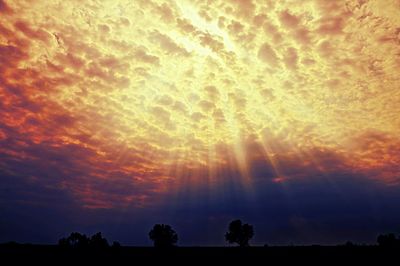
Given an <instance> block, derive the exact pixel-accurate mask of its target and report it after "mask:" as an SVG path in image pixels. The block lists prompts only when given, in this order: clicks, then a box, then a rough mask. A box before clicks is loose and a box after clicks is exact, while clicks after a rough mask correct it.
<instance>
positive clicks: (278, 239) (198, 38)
mask: <svg viewBox="0 0 400 266" xmlns="http://www.w3.org/2000/svg"><path fill="white" fill-rule="evenodd" d="M399 70H400V1H399V0H385V1H380V0H357V1H356V0H353V1H352V0H346V1H345V0H338V1H324V0H315V1H313V0H304V1H294V0H286V1H272V0H270V1H268V0H262V1H261V0H260V1H258V0H223V1H222V0H221V1H211V0H208V1H207V0H190V1H189V0H170V1H162V0H118V1H117V0H104V1H100V0H90V1H89V0H88V1H78V0H67V1H65V0H64V1H45V0H34V1H22V0H21V1H12V0H0V114H1V115H0V182H1V186H0V211H1V215H0V242H4V241H9V240H17V241H20V242H33V243H54V242H56V241H57V239H58V238H60V237H63V236H65V235H67V234H69V233H70V232H71V231H80V232H82V233H87V234H91V233H94V232H96V231H102V232H103V234H104V235H105V236H106V237H107V238H109V240H119V241H120V242H121V243H122V244H132V245H149V244H151V242H150V241H149V240H148V237H147V233H148V231H149V229H150V228H151V227H152V225H153V224H155V223H169V224H171V225H172V226H173V228H175V229H176V231H178V233H179V237H180V244H182V245H223V244H224V239H223V234H224V231H225V230H226V227H227V224H228V223H229V221H230V220H232V219H234V218H241V219H242V220H243V221H245V222H249V223H251V224H253V225H254V227H255V239H254V240H253V243H254V244H264V243H270V244H290V243H294V244H310V243H322V244H333V243H342V242H344V241H345V240H354V241H359V242H370V243H371V242H375V238H376V235H377V234H378V233H381V232H391V231H393V232H399V233H400V213H399V212H398V206H400V135H399V130H400V104H399V103H400V76H399Z"/></svg>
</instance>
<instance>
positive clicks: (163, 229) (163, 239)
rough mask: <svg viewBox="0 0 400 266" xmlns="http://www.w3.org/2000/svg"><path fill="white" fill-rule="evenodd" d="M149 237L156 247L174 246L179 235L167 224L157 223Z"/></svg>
mask: <svg viewBox="0 0 400 266" xmlns="http://www.w3.org/2000/svg"><path fill="white" fill-rule="evenodd" d="M149 237H150V239H151V240H153V242H154V246H155V247H172V246H175V244H176V243H177V242H178V235H177V233H176V232H175V231H174V230H173V229H172V227H171V226H169V225H167V224H156V225H154V227H153V229H151V231H150V232H149Z"/></svg>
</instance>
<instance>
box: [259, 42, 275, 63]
mask: <svg viewBox="0 0 400 266" xmlns="http://www.w3.org/2000/svg"><path fill="white" fill-rule="evenodd" d="M257 55H258V58H259V59H260V60H261V61H262V62H264V63H267V64H269V65H270V66H273V67H276V66H277V65H278V56H277V55H276V53H275V51H274V49H273V48H272V47H271V46H270V45H269V44H268V43H264V44H263V45H262V46H260V49H259V50H258V54H257Z"/></svg>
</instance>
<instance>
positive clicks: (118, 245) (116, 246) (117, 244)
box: [111, 241, 121, 249]
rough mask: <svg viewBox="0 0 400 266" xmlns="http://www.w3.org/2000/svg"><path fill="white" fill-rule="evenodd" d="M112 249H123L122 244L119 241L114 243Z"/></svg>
mask: <svg viewBox="0 0 400 266" xmlns="http://www.w3.org/2000/svg"><path fill="white" fill-rule="evenodd" d="M111 247H112V248H114V249H118V248H120V247H121V244H120V243H119V242H118V241H114V242H113V243H112V246H111Z"/></svg>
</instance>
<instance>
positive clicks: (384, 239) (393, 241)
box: [377, 233, 400, 247]
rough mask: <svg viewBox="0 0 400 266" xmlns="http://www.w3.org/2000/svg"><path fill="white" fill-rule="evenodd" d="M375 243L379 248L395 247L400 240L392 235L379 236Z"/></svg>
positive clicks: (399, 244)
mask: <svg viewBox="0 0 400 266" xmlns="http://www.w3.org/2000/svg"><path fill="white" fill-rule="evenodd" d="M377 242H378V244H379V246H381V247H396V246H400V239H398V238H396V236H395V235H394V234H393V233H390V234H386V235H379V236H378V238H377Z"/></svg>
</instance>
